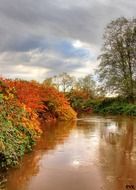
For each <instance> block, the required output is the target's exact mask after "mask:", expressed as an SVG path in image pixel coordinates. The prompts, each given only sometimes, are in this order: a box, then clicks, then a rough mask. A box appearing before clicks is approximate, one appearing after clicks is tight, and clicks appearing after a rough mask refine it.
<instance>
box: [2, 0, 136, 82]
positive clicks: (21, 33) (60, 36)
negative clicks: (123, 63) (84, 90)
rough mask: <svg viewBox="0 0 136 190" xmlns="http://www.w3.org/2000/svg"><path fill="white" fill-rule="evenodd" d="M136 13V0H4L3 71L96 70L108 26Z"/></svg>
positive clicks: (33, 75)
mask: <svg viewBox="0 0 136 190" xmlns="http://www.w3.org/2000/svg"><path fill="white" fill-rule="evenodd" d="M121 16H124V17H127V18H132V17H136V0H0V75H3V76H6V77H10V78H23V79H35V80H39V81H42V80H43V79H45V78H47V77H50V76H53V75H57V74H59V73H62V72H68V73H69V74H72V75H74V76H77V77H82V76H85V75H86V74H89V73H93V72H94V69H95V68H97V65H98V61H97V56H98V55H99V53H100V48H101V46H102V35H103V32H104V28H105V26H106V25H107V24H108V23H109V22H110V21H111V20H112V19H115V18H117V17H121Z"/></svg>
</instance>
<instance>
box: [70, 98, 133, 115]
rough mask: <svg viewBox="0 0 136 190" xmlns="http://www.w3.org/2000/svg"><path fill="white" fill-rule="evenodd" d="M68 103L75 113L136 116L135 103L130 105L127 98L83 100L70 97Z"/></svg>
mask: <svg viewBox="0 0 136 190" xmlns="http://www.w3.org/2000/svg"><path fill="white" fill-rule="evenodd" d="M70 103H71V106H72V107H73V109H75V110H76V111H77V113H98V114H104V115H105V114H107V115H109V114H110V115H128V116H136V103H130V102H129V101H128V100H127V98H123V97H115V98H84V97H82V96H75V97H73V96H71V97H70Z"/></svg>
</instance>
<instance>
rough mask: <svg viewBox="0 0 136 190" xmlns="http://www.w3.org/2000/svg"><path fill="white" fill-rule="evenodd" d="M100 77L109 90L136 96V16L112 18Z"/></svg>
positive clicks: (100, 57)
mask: <svg viewBox="0 0 136 190" xmlns="http://www.w3.org/2000/svg"><path fill="white" fill-rule="evenodd" d="M99 59H100V65H99V70H98V71H99V79H100V81H101V82H102V85H103V87H104V88H105V89H106V90H108V91H109V92H111V93H112V92H114V93H116V94H119V95H123V96H126V97H128V98H129V99H130V100H131V101H133V100H134V97H135V96H136V19H129V20H128V19H126V18H124V17H122V18H118V19H116V20H113V21H112V22H111V23H110V24H109V25H108V26H107V28H106V30H105V34H104V45H103V47H102V54H101V55H100V56H99Z"/></svg>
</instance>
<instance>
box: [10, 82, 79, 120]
mask: <svg viewBox="0 0 136 190" xmlns="http://www.w3.org/2000/svg"><path fill="white" fill-rule="evenodd" d="M7 83H8V85H9V86H10V87H12V88H15V91H16V95H17V97H18V99H19V101H20V102H21V103H24V104H25V105H26V107H27V108H31V109H32V110H35V111H36V112H37V113H39V115H40V116H42V117H43V118H45V119H46V120H52V119H61V120H70V119H75V118H76V113H75V111H74V110H73V109H72V108H71V106H70V105H69V103H68V101H67V99H66V98H65V96H64V94H63V93H61V92H59V91H58V90H57V89H55V88H54V87H49V86H46V85H43V84H39V83H37V82H35V81H29V82H28V81H22V80H13V81H12V80H7Z"/></svg>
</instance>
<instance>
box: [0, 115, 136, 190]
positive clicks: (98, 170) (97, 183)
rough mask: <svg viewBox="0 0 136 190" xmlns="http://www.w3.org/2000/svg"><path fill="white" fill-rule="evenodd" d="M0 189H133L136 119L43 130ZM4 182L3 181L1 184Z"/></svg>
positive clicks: (88, 120)
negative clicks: (19, 165)
mask: <svg viewBox="0 0 136 190" xmlns="http://www.w3.org/2000/svg"><path fill="white" fill-rule="evenodd" d="M43 128H44V133H43V135H42V137H41V138H40V139H39V141H38V143H37V146H36V147H35V148H34V150H33V152H31V153H29V154H27V155H25V157H24V159H23V161H22V163H21V167H20V168H18V169H10V170H9V171H8V174H7V175H6V177H5V176H4V177H1V181H3V182H2V183H1V187H3V189H4V190H6V189H7V190H37V189H40V190H45V189H46V190H55V189H58V190H64V189H65V190H84V189H85V190H99V189H100V190H108V189H110V190H123V189H125V186H126V185H127V184H136V170H135V168H136V119H135V118H128V117H126V118H125V117H100V116H83V117H81V118H80V119H78V120H77V121H73V122H57V123H51V124H48V125H47V126H44V125H43ZM6 180H7V182H6Z"/></svg>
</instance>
